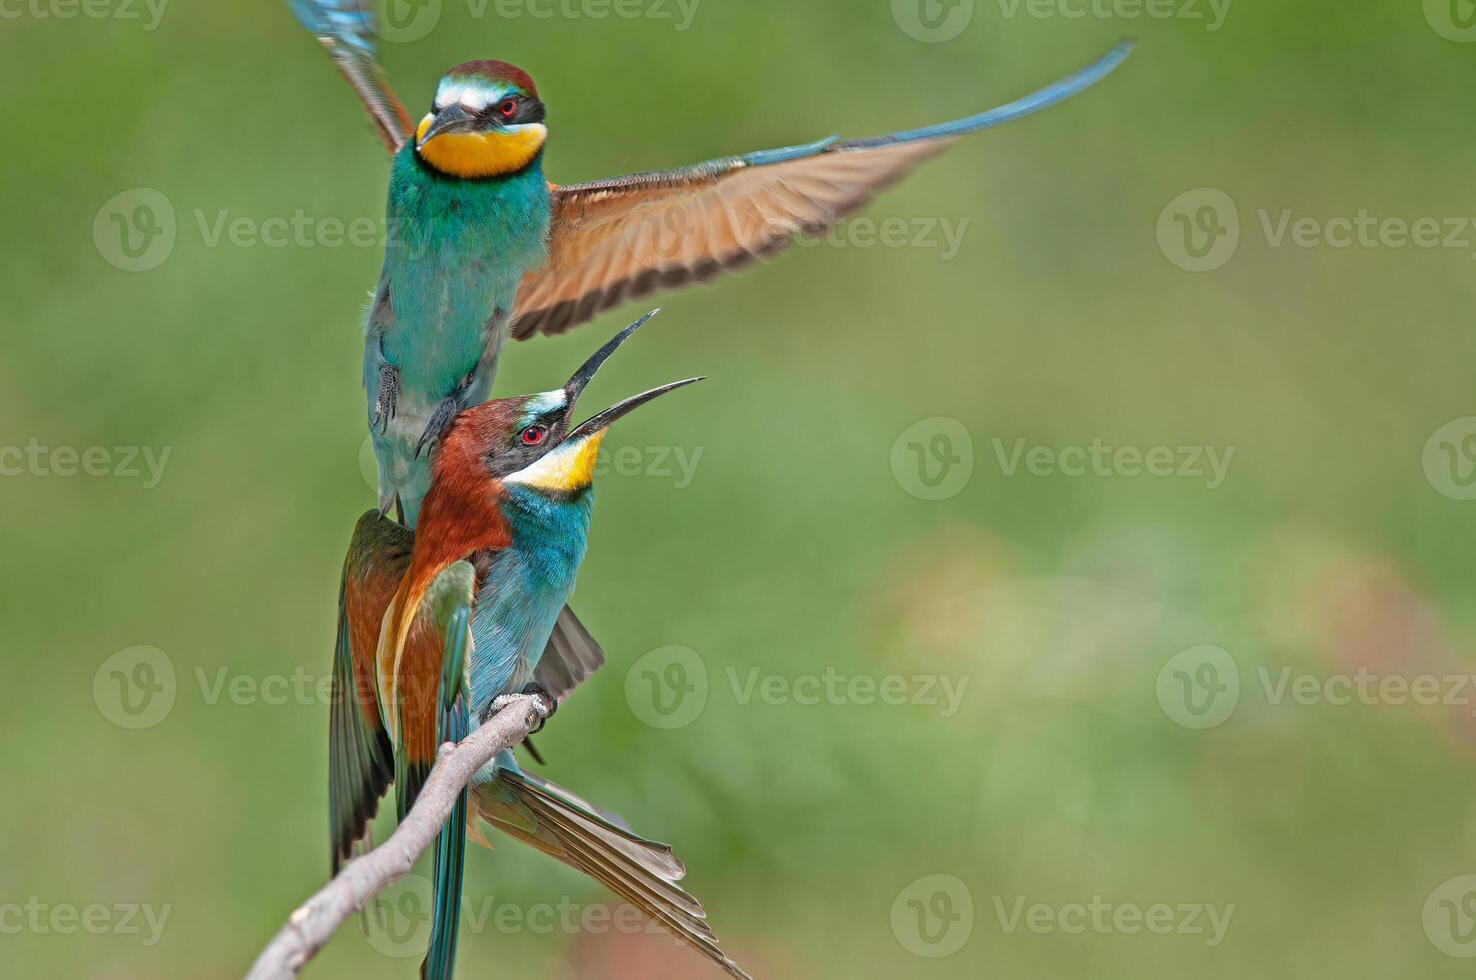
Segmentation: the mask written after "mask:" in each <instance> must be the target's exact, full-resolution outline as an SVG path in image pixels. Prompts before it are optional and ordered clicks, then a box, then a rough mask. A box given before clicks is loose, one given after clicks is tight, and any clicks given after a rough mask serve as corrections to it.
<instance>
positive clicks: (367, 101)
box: [291, 0, 415, 155]
mask: <svg viewBox="0 0 1476 980" xmlns="http://www.w3.org/2000/svg"><path fill="white" fill-rule="evenodd" d="M291 6H292V13H293V15H294V16H295V17H297V20H298V22H299V23H300V24H302V26H303V27H305V28H307V29H308V30H309V31H311V32H312V34H313V35H314V36H315V37H316V38H317V39H318V43H319V44H321V45H323V48H324V50H326V51H327V52H328V57H330V58H332V59H333V64H334V66H335V67H336V68H337V69H338V71H339V73H340V74H342V75H343V77H344V80H345V81H347V82H348V83H349V87H350V88H352V89H353V90H354V94H356V95H357V96H358V97H359V101H360V102H361V103H363V105H364V110H365V111H366V112H367V113H369V119H370V121H371V122H373V123H374V127H375V129H376V130H377V131H378V135H379V140H380V142H381V143H383V144H384V146H385V149H387V150H389V152H390V154H391V155H393V154H394V153H395V151H396V150H398V149H399V148H400V146H401V145H402V144H403V143H404V142H405V140H406V139H408V138H409V136H410V133H411V132H412V131H413V130H414V128H415V127H414V123H413V122H412V121H411V119H410V114H409V113H408V112H406V111H405V106H404V105H403V104H401V102H400V100H399V98H398V97H396V95H395V93H394V90H393V89H391V88H390V86H389V82H388V81H387V80H386V79H385V77H384V69H383V68H381V67H380V66H379V62H378V61H377V60H375V54H374V36H375V35H374V17H375V13H374V4H373V3H372V2H371V0H291Z"/></svg>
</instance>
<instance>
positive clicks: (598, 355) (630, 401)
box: [564, 309, 704, 443]
mask: <svg viewBox="0 0 1476 980" xmlns="http://www.w3.org/2000/svg"><path fill="white" fill-rule="evenodd" d="M660 312H661V311H660V310H659V309H658V310H652V311H651V312H650V313H647V314H646V315H645V316H643V317H641V318H640V319H639V320H637V321H636V322H635V323H632V324H631V325H630V326H628V327H626V328H625V329H624V330H622V331H620V332H619V333H618V334H616V335H615V336H614V337H613V338H611V339H610V342H609V343H607V344H605V346H603V347H601V348H600V349H599V350H597V351H595V352H594V354H593V355H591V356H590V358H589V360H587V361H585V362H584V363H583V364H582V365H580V367H579V370H578V371H575V372H574V376H573V377H572V378H570V379H569V381H568V383H567V384H565V385H564V394H565V395H567V396H568V399H569V411H571V412H572V411H573V410H574V403H575V402H576V401H578V399H579V395H580V393H581V392H582V391H584V389H585V386H587V385H588V384H589V382H590V379H592V378H593V377H594V376H595V372H596V371H598V370H599V369H600V365H602V364H604V363H605V361H607V360H608V359H609V357H610V355H611V354H613V353H615V351H617V350H619V349H620V345H621V344H623V343H625V342H626V341H627V340H629V339H630V337H631V334H633V333H635V332H636V331H637V330H639V329H640V328H641V327H643V326H644V325H645V324H646V321H647V320H649V319H651V317H653V316H655V315H656V314H657V313H660ZM702 380H704V379H703V378H687V379H686V380H685V381H673V382H672V383H671V384H666V385H662V386H661V387H659V388H652V389H651V390H650V391H643V392H641V393H640V394H639V395H633V396H632V397H630V398H627V399H625V400H624V401H622V402H619V403H618V404H615V405H612V406H610V407H609V408H607V409H605V410H604V411H603V412H601V413H600V414H598V415H596V416H594V417H593V418H589V419H586V420H585V421H583V422H581V423H580V424H579V425H577V426H575V427H574V428H573V429H571V430H570V431H569V434H568V435H566V436H565V437H564V442H566V443H568V442H573V441H574V440H576V439H586V438H588V437H590V436H592V435H594V434H595V433H596V432H600V431H602V430H604V429H605V428H607V427H608V426H609V425H610V423H612V422H614V421H615V420H616V419H618V418H620V417H621V416H623V415H626V414H629V413H630V412H631V411H633V410H635V409H636V408H639V407H640V406H642V405H644V404H646V402H648V401H651V400H652V399H654V398H659V397H660V396H661V395H664V394H666V393H667V392H668V391H676V390H677V389H678V388H685V387H686V386H687V385H690V384H696V383H697V382H698V381H702Z"/></svg>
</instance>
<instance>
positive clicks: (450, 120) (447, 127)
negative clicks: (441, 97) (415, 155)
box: [415, 103, 477, 150]
mask: <svg viewBox="0 0 1476 980" xmlns="http://www.w3.org/2000/svg"><path fill="white" fill-rule="evenodd" d="M476 121H477V117H476V116H474V115H472V114H471V113H469V112H467V111H466V110H465V109H463V108H462V107H461V106H460V105H459V104H456V103H452V104H451V105H448V106H447V107H446V108H444V109H442V110H441V111H440V112H438V113H436V115H435V117H434V118H433V119H431V121H430V125H429V126H427V127H426V128H425V132H423V133H421V134H420V135H419V136H417V137H416V139H415V148H416V149H417V150H418V149H420V148H421V147H423V146H425V144H427V143H429V142H430V141H431V140H433V139H435V138H436V137H437V136H442V135H444V134H446V133H464V132H467V131H469V130H471V129H472V128H473V126H474V125H475V123H476Z"/></svg>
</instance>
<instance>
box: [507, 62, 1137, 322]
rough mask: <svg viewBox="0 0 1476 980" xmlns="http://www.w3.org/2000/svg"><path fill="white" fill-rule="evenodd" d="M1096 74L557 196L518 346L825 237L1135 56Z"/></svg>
mask: <svg viewBox="0 0 1476 980" xmlns="http://www.w3.org/2000/svg"><path fill="white" fill-rule="evenodd" d="M1131 49H1132V43H1131V42H1128V41H1125V42H1123V43H1121V44H1119V45H1118V46H1117V47H1115V48H1113V49H1112V50H1111V51H1110V52H1108V53H1107V54H1106V55H1105V56H1104V57H1102V58H1101V59H1099V60H1098V61H1097V62H1096V63H1095V64H1093V65H1091V66H1089V67H1088V68H1085V69H1083V70H1082V71H1080V72H1078V73H1076V74H1075V75H1072V76H1071V77H1069V78H1065V79H1062V80H1060V81H1058V82H1056V83H1054V84H1052V85H1049V86H1047V87H1046V88H1043V89H1041V90H1039V91H1038V92H1034V93H1032V94H1031V95H1028V96H1026V97H1024V98H1022V99H1019V100H1016V101H1015V102H1011V103H1009V104H1008V105H1004V106H1000V107H999V108H996V109H990V110H988V111H986V112H983V113H980V114H978V115H975V116H970V117H968V118H965V119H959V120H955V121H953V122H949V123H942V124H940V125H937V126H927V127H924V128H922V129H915V130H911V131H909V132H903V133H893V134H891V135H888V136H879V137H875V138H872V139H861V140H849V141H839V140H836V139H833V138H832V139H825V140H821V141H819V142H817V143H811V144H806V145H802V146H793V147H785V148H783V149H778V150H766V151H762V152H759V153H750V154H746V155H744V156H734V157H723V158H720V159H717V160H709V161H707V162H706V163H700V164H697V165H696V166H692V167H686V168H683V169H680V170H672V171H667V172H662V173H643V174H632V175H630V176H626V177H617V178H615V179H612V180H604V181H596V182H593V183H587V184H573V185H569V186H565V187H554V188H552V191H551V193H552V197H553V225H552V227H553V230H552V232H551V236H550V243H549V258H548V261H547V262H546V263H545V264H544V265H543V266H542V267H541V268H540V269H538V270H536V271H534V272H531V273H529V274H528V275H527V276H525V277H524V278H523V282H522V284H521V286H520V287H519V290H518V298H517V305H516V311H515V316H516V320H515V321H514V323H513V326H512V335H513V336H514V337H517V338H519V339H526V338H528V337H530V336H532V335H533V334H535V333H545V334H557V333H562V332H563V331H565V330H568V329H570V328H571V327H575V326H578V325H579V324H581V323H584V322H586V321H587V320H590V319H592V318H593V317H594V316H596V315H598V314H599V313H601V312H603V311H604V310H607V309H609V308H611V307H613V306H616V305H618V304H620V303H623V302H625V301H627V300H632V299H637V298H639V297H641V296H644V295H646V294H648V293H651V292H654V291H656V290H658V289H674V288H677V287H680V286H685V285H688V284H690V283H694V282H703V281H705V280H707V279H710V278H712V277H714V276H716V275H719V274H720V273H723V272H731V271H735V270H737V269H741V268H743V267H744V266H746V265H749V264H750V263H752V262H755V261H757V260H758V259H761V258H764V257H765V256H768V255H772V254H773V253H775V252H778V251H780V250H781V249H783V248H785V247H786V246H787V245H789V243H790V242H791V241H793V239H794V237H795V236H796V235H807V234H816V233H818V232H821V231H823V230H825V229H826V228H829V227H831V226H833V225H835V224H836V223H837V222H839V221H840V220H842V219H843V218H845V217H847V216H848V215H850V214H852V213H853V212H855V211H856V210H857V209H858V208H860V207H862V206H864V205H865V204H866V203H867V202H869V201H870V200H871V199H872V198H873V197H874V196H876V194H877V193H879V192H880V191H882V190H884V189H885V188H887V187H889V186H891V185H892V184H894V183H896V182H897V181H898V180H900V179H901V178H902V177H903V176H905V175H906V174H907V173H908V172H909V171H911V170H912V169H913V168H914V167H916V166H917V165H918V164H920V163H922V162H923V161H925V160H927V159H929V158H931V157H933V156H936V155H937V154H939V153H942V152H943V151H944V150H946V149H947V148H948V147H950V146H952V145H953V143H954V142H955V141H956V140H957V139H958V138H959V137H961V136H964V135H966V134H968V133H973V132H978V131H979V130H982V129H988V128H990V127H993V126H998V125H1001V124H1003V123H1007V122H1010V121H1012V120H1015V119H1019V118H1022V117H1024V116H1028V115H1030V114H1032V113H1035V112H1039V111H1040V110H1042V109H1044V108H1047V107H1049V106H1052V105H1055V104H1056V103H1058V102H1060V101H1062V100H1064V99H1067V98H1070V97H1071V96H1072V95H1075V94H1076V93H1078V92H1080V91H1082V90H1083V89H1085V88H1088V87H1090V86H1091V85H1093V84H1095V83H1096V82H1098V81H1100V80H1101V79H1102V78H1104V77H1106V76H1107V75H1108V74H1109V73H1110V72H1111V71H1112V70H1113V69H1115V68H1116V67H1117V66H1118V65H1119V64H1121V63H1122V61H1123V60H1124V59H1125V58H1126V57H1127V55H1128V53H1129V52H1130V51H1131Z"/></svg>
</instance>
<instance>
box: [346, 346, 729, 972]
mask: <svg viewBox="0 0 1476 980" xmlns="http://www.w3.org/2000/svg"><path fill="white" fill-rule="evenodd" d="M648 318H649V317H647V318H646V319H648ZM644 322H645V319H642V320H640V321H638V322H637V323H635V324H633V325H632V326H630V327H628V328H626V329H625V330H624V331H622V332H621V333H620V334H619V335H617V336H616V337H615V338H614V339H613V340H611V341H610V342H609V343H607V344H606V345H605V346H604V347H602V348H601V349H600V350H599V351H598V352H596V353H595V355H594V356H593V357H591V358H590V359H589V360H588V361H586V362H585V364H584V365H583V366H582V367H581V368H580V369H579V370H578V371H577V372H575V374H574V376H573V377H571V378H570V379H569V381H568V382H567V383H566V384H565V385H564V386H563V387H561V388H558V389H555V390H553V391H548V392H543V393H541V394H537V395H529V396H524V397H520V398H507V399H501V400H498V401H492V402H488V403H486V404H483V405H480V406H478V407H475V408H472V409H469V410H467V411H464V412H462V413H460V414H459V415H457V416H456V417H454V418H453V419H452V420H451V421H450V422H449V424H448V428H447V430H446V432H445V433H444V434H443V435H442V437H441V438H440V439H438V440H437V445H436V448H435V450H434V452H433V454H432V460H431V467H432V478H431V481H430V485H429V488H428V493H427V495H426V497H425V502H424V507H423V508H422V511H421V519H420V524H419V527H418V529H417V530H416V531H414V532H412V531H410V530H409V529H407V528H404V527H402V526H401V525H399V524H396V523H395V522H393V521H390V520H388V519H387V518H385V517H383V516H382V514H381V512H380V511H377V510H376V511H371V512H370V513H368V514H365V515H364V517H363V518H361V519H360V521H359V525H358V528H357V529H356V531H355V533H354V540H353V543H352V545H351V546H350V549H349V558H348V560H347V562H346V563H345V568H344V576H343V589H342V596H343V598H342V600H341V610H342V612H341V617H340V625H339V644H338V651H337V654H336V658H335V671H334V678H335V688H336V690H335V694H336V696H335V697H334V699H333V709H332V710H333V714H332V723H331V729H330V732H331V735H330V743H331V749H330V760H331V768H330V797H331V807H330V809H331V814H330V824H331V831H332V837H333V841H332V843H333V855H334V862H335V868H336V866H337V862H338V861H340V860H342V859H343V858H344V857H347V856H348V855H349V854H350V853H351V851H352V850H353V847H354V845H355V844H356V843H357V842H358V841H359V840H360V839H362V837H363V836H364V834H365V833H366V831H367V826H368V822H369V820H370V819H371V818H372V817H373V813H374V810H375V808H376V806H377V803H378V800H379V798H380V797H381V796H382V795H383V794H384V792H385V791H386V789H387V787H388V784H389V782H390V781H391V780H393V781H394V782H395V784H396V798H397V802H398V809H399V812H400V814H401V816H403V815H404V813H405V811H406V809H407V808H408V807H409V806H410V805H411V804H412V803H413V802H414V798H415V794H416V792H418V790H419V788H420V787H421V785H423V783H424V779H425V777H426V775H427V774H428V773H429V770H430V767H431V765H432V764H433V763H434V758H435V750H436V747H437V746H438V745H439V744H440V743H441V742H443V741H447V740H452V741H454V740H457V739H459V738H461V737H463V736H464V735H465V733H466V731H467V729H468V728H469V724H470V720H471V719H472V718H484V717H485V716H486V715H487V714H489V713H490V712H491V711H493V710H495V709H496V707H497V706H498V705H499V701H498V698H499V697H501V696H503V695H508V694H512V693H516V692H518V691H522V690H525V689H527V688H529V686H530V685H531V686H532V687H534V688H541V689H544V690H545V691H546V693H548V694H549V695H550V697H551V698H552V699H553V701H554V703H555V704H557V703H558V701H560V700H562V699H563V698H564V697H566V696H567V695H568V693H569V692H570V691H571V690H572V689H573V687H574V686H575V685H577V683H578V682H579V680H581V679H582V677H583V674H584V672H586V671H587V670H589V669H593V667H594V666H597V664H592V665H591V664H578V663H575V664H572V665H571V664H567V663H563V664H557V665H554V666H548V663H547V661H546V658H545V656H544V650H545V647H546V646H547V645H548V644H549V639H550V634H551V633H552V632H553V631H554V630H555V628H556V623H557V622H559V621H560V612H561V610H563V609H564V608H565V606H564V604H565V602H566V601H567V600H568V597H569V594H570V592H571V591H572V590H573V587H574V579H575V575H576V573H577V571H578V568H579V564H580V562H581V561H582V559H583V556H584V549H585V540H586V537H587V534H588V531H589V522H590V513H591V507H592V505H593V471H594V463H595V458H596V455H597V453H598V451H599V446H600V442H601V440H602V439H603V438H604V435H605V432H606V431H607V428H608V426H609V425H610V424H612V423H613V422H614V421H615V420H617V419H618V418H620V417H621V416H623V415H625V414H626V413H627V412H629V411H631V410H632V409H634V408H636V407H637V406H639V405H642V404H644V403H646V402H648V401H650V400H652V399H653V398H656V397H658V396H659V395H662V394H664V393H666V392H668V391H672V390H675V389H676V388H680V387H683V386H684V385H687V384H691V383H692V382H693V381H696V380H699V379H695V378H694V379H689V380H686V381H679V382H676V383H674V384H669V385H664V386H662V387H659V388H655V389H652V390H650V391H647V392H645V393H643V394H640V395H636V396H635V397H633V398H628V399H626V400H624V401H622V402H620V403H619V404H617V405H615V406H613V407H612V408H609V409H607V410H605V411H603V412H601V413H599V414H598V415H595V416H594V417H592V418H590V419H588V420H587V421H585V422H583V423H581V424H579V425H577V426H575V425H571V422H572V418H573V413H574V408H575V403H576V401H577V399H578V397H579V394H580V392H581V391H583V389H584V387H585V386H586V385H587V384H588V383H589V380H590V379H591V378H592V377H593V376H594V373H595V372H596V371H597V370H598V369H599V367H600V365H601V364H602V363H603V362H604V361H605V359H606V358H608V357H609V356H610V355H611V354H612V353H613V352H614V351H615V350H616V349H617V348H618V347H619V346H620V345H621V344H622V343H624V342H625V340H626V339H628V338H629V337H630V335H631V334H632V333H633V332H634V331H635V330H636V329H637V328H639V327H640V325H641V324H642V323H644ZM478 585H480V588H479V587H478ZM471 798H472V799H473V800H474V801H475V813H476V814H477V815H480V816H481V817H482V818H483V819H485V820H487V821H488V822H489V823H491V824H493V825H494V826H496V827H498V828H500V829H502V830H503V831H505V832H506V833H508V834H510V835H511V836H513V837H515V838H517V839H519V840H522V841H524V842H525V843H527V844H530V845H531V846H533V847H537V848H538V849H539V850H542V851H544V852H545V853H547V854H550V855H552V856H554V857H556V858H558V859H559V860H561V861H563V862H564V863H566V864H568V865H570V866H571V867H574V868H576V869H577V870H579V871H582V872H584V873H585V874H588V875H590V876H591V877H593V878H595V879H596V880H598V881H600V882H602V883H603V884H605V885H606V886H607V887H609V888H610V889H611V890H612V891H614V892H615V893H616V894H618V895H620V896H621V897H622V898H624V899H626V900H627V901H629V902H631V903H632V904H634V905H636V906H638V907H640V908H641V909H643V910H644V911H645V912H646V913H647V914H648V915H650V916H651V917H652V918H653V919H655V920H656V921H658V922H660V923H661V924H662V925H663V926H665V927H666V928H667V929H668V930H670V931H671V932H672V933H673V934H675V935H676V936H678V937H679V938H681V939H682V940H684V941H685V942H687V943H688V944H690V945H691V946H693V947H694V948H696V949H698V950H700V951H701V952H702V953H704V954H705V955H707V956H708V957H710V958H711V959H713V960H714V961H715V962H716V963H718V964H719V965H721V966H722V967H723V968H724V969H726V970H728V972H729V973H732V974H733V975H734V976H745V974H744V973H743V972H742V970H741V969H739V968H738V967H737V966H736V964H734V963H733V962H732V961H731V960H729V959H728V958H727V956H725V955H724V954H723V953H722V952H721V950H720V949H719V948H718V945H717V940H716V938H715V937H714V936H713V934H712V932H711V930H710V929H709V928H708V927H707V924H706V916H705V913H704V912H703V910H702V906H701V905H700V903H698V902H697V901H696V900H695V899H693V898H692V897H691V896H690V895H688V894H687V893H686V892H685V891H684V890H682V888H681V887H680V886H678V885H677V884H676V882H677V881H678V880H680V878H681V877H682V875H683V874H684V873H685V872H684V869H683V867H682V865H681V863H680V862H679V861H677V860H676V859H675V858H674V857H672V854H671V850H670V848H668V847H666V846H665V845H662V844H657V843H654V842H651V841H647V840H644V839H642V838H639V837H636V836H634V835H633V834H631V833H630V832H629V831H628V830H625V829H623V828H622V827H621V826H619V825H618V824H617V823H616V822H615V821H614V820H613V818H610V817H608V816H607V815H602V814H601V813H599V812H598V811H597V810H595V809H594V808H593V807H591V806H589V805H588V804H586V803H584V802H583V801H582V800H580V799H579V798H578V797H575V796H573V795H572V794H570V793H568V792H567V791H565V790H562V789H560V788H559V787H557V786H554V785H552V784H549V783H546V782H544V781H542V780H539V779H537V778H536V777H534V776H531V775H529V774H525V773H523V772H522V770H521V769H520V768H519V767H518V765H517V762H516V760H515V759H514V758H513V756H512V753H511V752H504V753H502V754H501V755H499V756H498V758H497V759H496V760H494V761H493V762H492V763H490V764H489V765H488V766H487V767H486V768H485V769H483V770H482V771H481V772H479V773H478V774H477V777H476V779H474V780H473V786H472V789H471ZM465 807H466V798H465V797H463V802H462V803H461V804H459V807H458V811H457V812H456V813H453V815H452V818H451V820H450V821H449V822H448V824H447V826H446V827H445V828H444V829H443V830H442V832H441V835H440V837H439V838H438V839H437V842H436V855H435V873H434V884H433V888H434V900H433V906H434V908H433V926H432V934H431V944H430V951H429V953H428V954H427V957H426V962H425V964H424V966H423V969H422V972H423V975H424V976H426V977H428V978H444V977H449V976H451V972H452V967H453V965H454V957H455V949H456V932H457V922H458V909H459V903H460V894H461V869H462V858H463V853H464V847H465V838H466V813H465Z"/></svg>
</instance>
